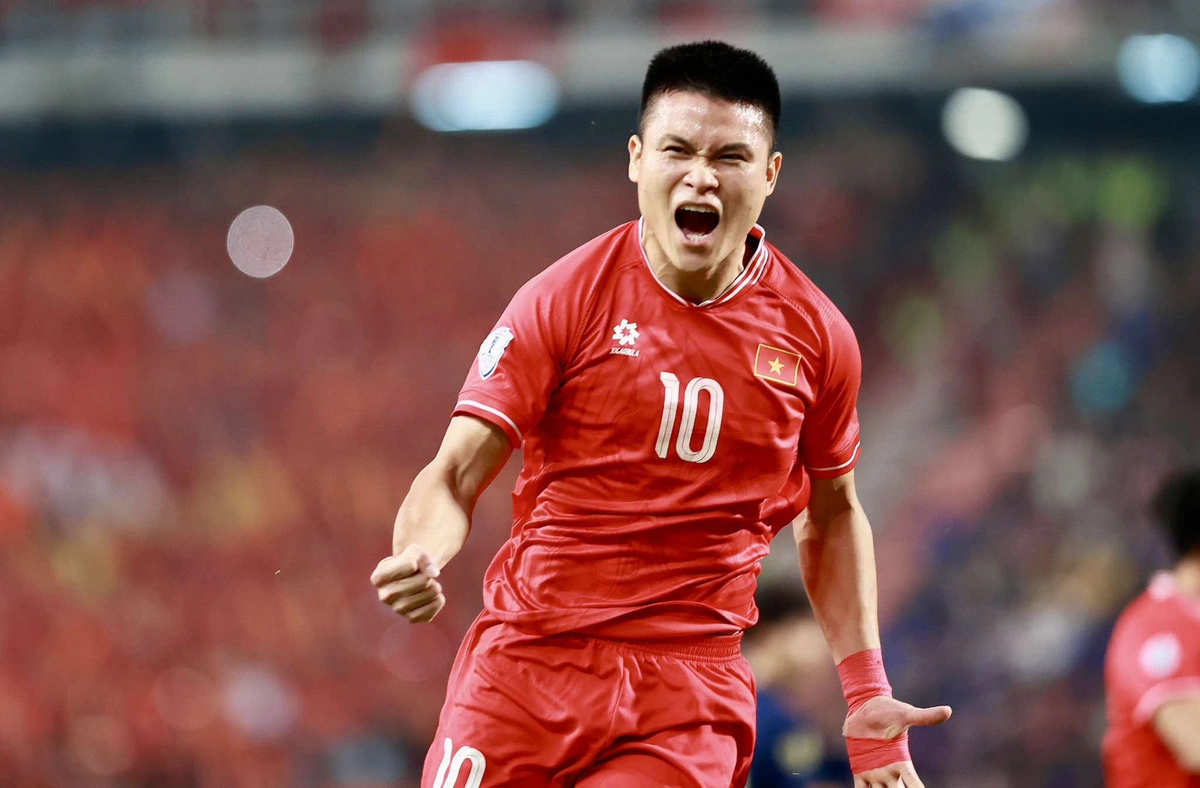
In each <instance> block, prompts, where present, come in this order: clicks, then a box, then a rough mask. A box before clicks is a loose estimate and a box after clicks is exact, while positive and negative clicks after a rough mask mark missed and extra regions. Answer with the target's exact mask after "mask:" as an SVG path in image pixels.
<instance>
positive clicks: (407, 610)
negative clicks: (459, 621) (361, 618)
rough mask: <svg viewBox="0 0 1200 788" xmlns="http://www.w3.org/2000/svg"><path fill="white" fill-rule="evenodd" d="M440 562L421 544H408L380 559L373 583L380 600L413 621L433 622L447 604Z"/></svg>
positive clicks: (372, 574)
mask: <svg viewBox="0 0 1200 788" xmlns="http://www.w3.org/2000/svg"><path fill="white" fill-rule="evenodd" d="M439 574H440V570H439V569H438V566H437V564H436V563H435V562H434V560H433V559H432V558H430V557H429V554H428V553H426V552H425V550H424V549H422V548H421V546H420V545H415V544H412V545H409V546H408V547H406V548H404V550H403V551H402V552H400V553H398V554H397V555H391V556H388V557H387V558H385V559H383V560H382V561H380V562H379V564H378V565H377V566H376V567H375V571H374V572H372V573H371V583H372V584H374V586H375V588H376V589H378V591H379V601H380V602H383V604H385V605H387V606H388V607H390V608H391V609H392V610H395V611H396V612H397V613H399V614H400V615H402V616H404V617H405V618H407V619H408V620H409V621H411V622H413V623H414V624H421V623H424V622H426V621H432V620H433V617H434V616H436V615H437V614H438V613H440V612H441V610H442V608H443V607H445V606H446V595H445V594H443V593H442V584H441V583H439V582H438V581H437V577H438V575H439Z"/></svg>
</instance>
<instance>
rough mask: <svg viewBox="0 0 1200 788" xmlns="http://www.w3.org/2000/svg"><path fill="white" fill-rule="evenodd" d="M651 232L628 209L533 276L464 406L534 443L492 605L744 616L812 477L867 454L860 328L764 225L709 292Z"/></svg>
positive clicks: (540, 615)
mask: <svg viewBox="0 0 1200 788" xmlns="http://www.w3.org/2000/svg"><path fill="white" fill-rule="evenodd" d="M640 233H641V223H640V222H630V223H628V224H626V225H622V226H621V227H618V228H616V229H614V230H612V231H610V232H608V233H606V234H605V235H602V236H600V237H599V238H596V239H594V240H593V241H591V242H589V243H587V244H585V245H584V246H582V247H580V248H579V249H577V250H575V251H574V252H572V253H571V254H569V255H567V256H566V257H564V258H563V259H561V260H559V261H558V262H557V263H555V264H554V265H552V266H551V267H550V268H548V269H546V270H545V271H543V272H542V273H541V274H540V275H538V276H537V277H535V278H534V279H532V280H530V281H529V282H528V283H527V284H526V285H525V286H524V287H522V288H521V289H520V290H519V291H518V292H517V294H516V296H515V297H514V298H513V299H512V302H511V303H510V305H509V306H508V308H507V309H506V310H505V311H504V314H503V315H502V316H501V317H500V320H499V321H498V322H497V323H496V327H495V330H494V331H493V333H492V335H490V336H489V337H488V339H487V340H486V341H485V342H484V344H483V346H482V347H481V349H480V355H479V358H478V360H477V362H476V363H475V364H472V367H471V371H470V373H469V375H468V377H467V380H466V383H465V384H464V386H463V388H462V391H461V393H460V395H459V399H458V403H457V405H456V407H455V410H454V413H455V414H456V415H462V414H470V415H472V416H476V417H479V418H483V419H486V420H487V421H489V422H491V423H492V424H495V425H496V426H497V427H499V428H500V429H502V430H504V431H505V432H506V433H507V434H508V436H509V438H510V439H511V440H512V442H513V444H514V445H520V446H522V447H523V449H524V465H523V469H522V471H521V475H520V477H519V479H518V481H517V484H516V488H515V490H514V493H513V510H514V524H513V529H512V535H511V538H510V539H509V540H508V542H507V543H506V544H505V545H504V546H503V548H502V549H501V550H500V552H499V553H498V554H497V556H496V558H495V560H494V561H493V562H492V564H491V566H490V567H489V569H488V571H487V574H486V576H485V579H484V604H485V607H486V608H487V609H488V610H490V611H491V612H492V613H493V614H495V615H496V616H497V617H498V618H500V619H501V620H504V621H508V622H510V623H513V624H515V625H518V626H521V627H523V628H525V629H526V630H528V631H532V632H538V633H542V634H554V633H561V632H575V633H593V634H598V635H601V636H604V637H614V638H621V639H642V638H645V639H659V638H664V637H693V636H697V635H719V634H731V633H735V632H738V631H740V630H742V629H745V628H746V627H748V626H750V625H752V624H753V623H754V621H755V620H756V617H757V612H756V610H755V608H754V590H755V587H756V583H757V575H758V571H759V562H760V561H761V559H762V558H763V557H764V556H765V555H766V554H767V552H768V549H769V543H770V541H771V539H772V537H773V536H774V535H775V533H777V532H778V531H779V529H781V528H782V527H783V526H785V525H787V524H788V523H789V522H790V521H791V520H792V519H793V518H794V517H795V516H796V515H797V514H798V513H799V512H800V511H801V510H803V508H804V507H805V506H806V504H807V501H808V496H809V489H810V488H809V477H810V476H823V477H824V476H828V477H832V476H838V475H841V474H844V473H846V472H848V471H849V470H851V469H852V468H853V467H854V465H855V463H856V461H857V459H858V452H859V427H858V415H857V411H856V403H857V397H858V389H859V379H860V374H861V360H860V357H859V351H858V344H857V341H856V340H855V337H854V334H853V332H852V331H851V329H850V326H849V324H848V323H847V321H846V320H845V318H844V317H843V316H842V315H841V313H840V312H838V310H837V309H836V308H835V307H834V306H833V304H832V303H831V302H830V301H829V299H828V298H826V297H825V296H824V295H823V294H822V293H821V292H820V291H819V290H818V289H817V288H816V286H815V285H813V283H812V282H811V281H810V280H809V279H808V278H807V277H806V276H805V275H804V274H802V273H801V272H800V271H799V269H797V268H796V267H795V266H794V265H793V264H791V263H790V262H789V261H788V260H787V259H786V258H784V257H783V255H782V254H780V253H779V251H778V250H776V249H774V248H773V247H771V246H770V245H769V244H768V243H766V241H765V239H764V238H763V231H762V229H761V228H759V227H757V226H756V227H755V228H754V232H753V233H752V236H751V238H750V239H749V241H750V242H751V243H752V244H753V247H752V248H753V249H754V252H753V255H752V256H751V257H750V259H749V260H748V262H747V264H746V265H745V267H744V269H743V271H742V272H741V274H740V275H739V277H738V278H737V280H736V281H735V282H734V283H733V284H731V285H730V286H729V287H728V288H727V289H726V291H725V292H724V293H723V294H722V295H720V296H719V297H717V298H715V299H713V300H712V301H709V302H707V303H705V304H700V305H693V304H690V303H688V302H686V301H684V300H683V299H681V298H680V297H679V296H677V295H676V294H675V293H673V292H672V291H670V290H668V289H667V288H666V287H665V286H664V285H662V284H661V283H660V282H659V281H658V279H657V277H656V276H655V275H654V273H653V272H652V270H651V268H650V266H649V263H648V262H647V260H646V257H645V255H644V252H643V251H642V246H641V242H640Z"/></svg>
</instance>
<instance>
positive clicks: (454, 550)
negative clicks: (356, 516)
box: [371, 416, 513, 623]
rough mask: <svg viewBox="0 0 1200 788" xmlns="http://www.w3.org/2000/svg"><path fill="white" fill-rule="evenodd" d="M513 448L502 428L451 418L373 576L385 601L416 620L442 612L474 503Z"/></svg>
mask: <svg viewBox="0 0 1200 788" xmlns="http://www.w3.org/2000/svg"><path fill="white" fill-rule="evenodd" d="M512 450H513V447H512V443H511V442H510V440H509V438H508V436H507V435H506V434H505V433H504V431H503V430H501V429H500V428H499V427H497V426H495V425H493V424H491V423H489V422H486V421H484V420H482V419H479V418H475V417H474V416H455V417H454V418H452V419H451V420H450V426H449V428H447V430H446V435H445V437H444V438H443V439H442V445H441V448H439V449H438V453H437V456H435V457H434V458H433V461H432V462H430V463H429V464H428V465H426V466H425V468H424V469H423V470H422V471H421V472H420V473H418V474H417V477H416V478H415V479H413V483H412V487H411V488H409V491H408V495H406V496H405V498H404V502H403V503H402V504H401V505H400V511H399V512H398V513H397V514H396V524H395V526H394V528H393V530H392V555H390V556H388V557H387V558H385V559H383V560H382V561H380V562H379V564H378V565H377V566H376V567H375V571H374V572H372V573H371V582H372V583H373V584H374V585H375V588H376V589H377V590H378V592H379V599H380V601H382V602H383V603H384V604H385V605H388V606H389V607H391V608H392V610H394V611H396V612H397V613H399V614H400V615H402V616H404V617H405V618H407V619H408V620H409V621H412V622H414V623H421V622H425V621H430V620H432V619H433V617H434V616H436V615H437V614H438V613H439V612H440V611H441V609H442V608H443V607H444V606H445V604H446V597H445V595H444V594H443V592H442V586H441V583H439V582H438V581H437V577H438V575H439V574H440V572H441V568H442V567H443V566H445V565H446V563H447V562H448V561H449V560H450V559H451V558H453V557H454V556H455V555H457V554H458V551H459V550H461V549H462V546H463V543H464V542H465V541H466V538H467V534H468V533H469V532H470V530H471V513H472V512H473V511H474V509H475V502H476V501H478V500H479V496H480V494H481V493H482V492H483V491H484V490H485V489H486V488H487V486H488V485H489V484H491V482H492V480H493V479H495V478H496V475H497V474H498V473H499V472H500V469H501V468H503V467H504V463H505V462H506V461H507V460H508V457H509V455H510V454H512Z"/></svg>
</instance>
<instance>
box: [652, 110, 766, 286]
mask: <svg viewBox="0 0 1200 788" xmlns="http://www.w3.org/2000/svg"><path fill="white" fill-rule="evenodd" d="M772 136H773V130H772V128H771V122H770V120H769V118H768V117H767V115H766V113H765V112H763V111H762V110H761V109H759V108H758V107H754V106H750V105H746V104H735V103H732V102H729V101H725V100H723V99H719V98H712V97H709V96H706V95H704V94H701V93H695V92H691V91H677V92H671V93H664V94H662V95H660V96H658V97H656V98H655V99H654V100H653V102H652V103H651V105H650V106H649V107H647V109H646V113H645V116H644V118H643V121H642V135H636V134H635V135H634V136H633V137H631V138H630V139H629V179H630V180H631V181H633V182H634V183H636V184H637V186H638V206H639V207H640V208H641V212H642V215H643V216H644V217H645V220H646V223H645V236H644V239H643V241H644V245H645V247H646V252H647V255H648V256H649V257H650V260H651V264H652V265H655V267H656V268H662V267H663V266H664V265H666V266H669V267H670V269H673V273H674V274H675V275H676V276H678V277H680V278H682V279H684V280H687V279H689V278H699V279H701V280H706V279H711V278H714V277H717V278H719V276H720V274H721V273H722V269H726V268H732V270H733V273H734V275H736V271H737V270H740V267H741V262H742V260H741V254H742V253H743V252H744V250H745V244H746V234H747V233H749V232H750V229H751V228H752V227H753V226H754V223H755V222H756V221H757V220H758V216H759V214H760V213H761V212H762V207H763V203H764V202H765V201H766V199H767V196H768V195H770V194H771V192H772V191H774V189H775V181H776V179H777V178H778V176H779V167H780V164H781V163H782V159H783V157H782V155H780V154H779V153H777V152H772V150H771V146H772ZM656 257H658V258H660V259H659V260H656V259H655V258H656ZM668 273H670V272H668ZM713 295H715V294H713Z"/></svg>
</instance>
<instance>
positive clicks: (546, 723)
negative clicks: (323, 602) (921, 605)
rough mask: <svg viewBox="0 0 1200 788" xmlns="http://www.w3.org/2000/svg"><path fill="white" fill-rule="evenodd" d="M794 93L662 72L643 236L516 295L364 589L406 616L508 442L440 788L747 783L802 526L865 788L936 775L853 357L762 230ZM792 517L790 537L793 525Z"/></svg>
mask: <svg viewBox="0 0 1200 788" xmlns="http://www.w3.org/2000/svg"><path fill="white" fill-rule="evenodd" d="M779 109H780V95H779V86H778V82H777V81H776V78H775V74H774V72H773V71H772V70H771V68H770V67H769V66H768V65H767V64H766V63H764V62H763V61H762V60H761V59H760V58H759V57H758V56H756V55H754V54H753V53H751V52H747V51H744V50H739V49H735V48H733V47H730V46H728V45H725V44H720V43H716V42H705V43H701V44H690V45H684V46H680V47H674V48H670V49H667V50H664V51H662V52H660V53H659V54H658V55H657V56H655V58H654V59H653V61H652V62H651V64H650V67H649V69H648V71H647V74H646V79H645V83H644V86H643V93H642V105H641V113H640V120H639V127H638V129H639V130H638V133H637V134H634V135H633V136H632V137H631V138H630V140H629V144H628V149H629V178H630V180H632V181H633V182H634V183H636V184H637V194H638V205H639V208H640V209H641V213H642V218H641V219H640V220H639V221H634V222H629V223H628V224H625V225H622V226H620V227H617V228H616V229H614V230H612V231H610V232H608V233H605V234H604V235H602V236H600V237H598V238H596V239H594V240H592V241H590V242H588V243H587V244H585V245H583V246H582V247H580V248H579V249H577V250H575V251H574V252H572V253H570V254H568V255H567V256H566V257H564V258H563V259H561V260H559V261H558V262H557V263H555V264H554V265H552V266H551V267H550V268H548V269H547V270H545V271H544V272H543V273H541V274H540V275H538V276H537V277H535V278H534V279H532V280H531V281H530V282H528V283H527V284H526V285H525V286H524V287H522V288H521V289H520V291H518V293H517V294H516V296H515V297H514V298H513V300H512V302H511V303H510V305H509V307H508V308H507V309H506V310H505V312H504V314H503V315H502V316H501V317H500V320H499V322H498V323H497V324H496V326H495V329H494V330H493V331H492V333H491V334H490V335H489V336H488V337H487V339H486V340H485V341H484V343H483V345H482V347H481V348H480V351H479V356H478V359H477V363H476V364H475V365H473V366H472V369H471V371H470V373H469V375H468V377H467V381H466V383H465V385H464V386H463V388H462V391H461V393H460V395H459V400H458V403H457V405H456V406H455V409H454V414H453V418H452V419H451V422H450V426H449V428H448V430H447V432H446V436H445V438H444V440H443V443H442V446H441V448H440V449H439V451H438V454H437V456H436V457H435V458H434V460H433V461H432V462H431V463H430V464H429V465H428V466H427V467H426V468H425V469H424V470H423V471H422V472H421V473H420V474H418V476H417V478H416V479H415V480H414V481H413V485H412V488H411V489H410V491H409V493H408V495H407V497H406V498H405V500H404V503H403V504H402V505H401V507H400V512H399V514H398V515H397V517H396V524H395V530H394V535H393V555H392V556H390V557H388V558H385V559H384V560H382V561H381V562H380V563H379V565H378V567H377V568H376V570H375V572H374V573H373V574H372V582H373V583H374V584H375V585H376V587H377V588H378V591H379V596H380V599H382V600H383V601H384V602H385V603H386V604H388V605H390V606H391V607H392V608H393V609H394V610H396V611H397V612H398V613H401V614H402V615H404V616H406V617H407V618H408V619H409V620H411V621H414V622H421V621H428V620H430V619H431V618H433V616H435V615H436V614H437V613H438V611H439V610H441V608H442V606H443V605H444V604H445V597H444V596H443V594H442V589H441V586H440V584H439V583H438V582H437V577H438V574H439V571H440V568H441V567H442V566H444V565H445V564H446V562H447V561H449V560H450V559H451V558H453V557H454V555H455V554H456V553H457V552H458V551H459V549H460V548H461V547H462V545H463V542H464V540H465V539H466V537H467V533H468V530H469V527H470V516H471V512H472V509H473V507H474V505H475V502H476V500H477V499H478V496H479V494H480V493H481V492H482V491H483V489H484V488H485V487H486V486H487V485H488V484H489V483H490V482H491V481H492V479H494V478H495V476H496V474H497V473H499V471H500V469H501V467H502V466H503V465H504V463H505V461H506V460H507V459H508V457H509V455H510V453H511V452H512V450H513V448H514V447H517V446H522V447H523V450H524V465H523V469H522V472H521V476H520V478H519V479H518V481H517V485H516V489H515V491H514V500H513V508H514V518H515V522H514V525H513V530H512V535H511V537H510V539H509V541H508V542H507V543H506V544H505V545H504V547H503V548H501V550H500V552H499V554H498V555H497V556H496V558H495V560H494V561H493V562H492V565H491V566H490V567H489V569H488V571H487V574H486V577H485V579H484V606H485V609H484V612H483V613H481V614H480V616H479V617H478V618H477V619H476V621H475V623H474V624H473V625H472V627H471V629H470V630H469V632H468V633H467V635H466V638H465V639H464V641H463V644H462V647H461V648H460V650H459V653H458V656H457V658H456V660H455V663H454V667H453V669H452V672H451V676H450V681H449V686H448V689H447V696H446V703H445V706H444V707H443V709H442V713H441V717H440V720H439V727H438V733H437V736H436V738H435V741H434V743H433V746H432V747H431V749H430V751H429V754H428V756H427V758H426V762H425V771H424V775H423V777H422V785H423V786H424V788H449V787H450V786H461V785H465V786H468V787H471V788H473V787H477V786H521V788H537V787H538V786H551V785H554V786H559V785H572V786H579V788H600V786H618V785H619V786H624V787H626V788H637V787H638V786H646V787H647V788H650V787H651V786H653V787H654V788H663V786H693V785H695V786H712V787H713V788H717V787H718V786H719V787H720V788H726V786H731V785H732V786H741V785H744V784H745V782H746V779H747V776H748V773H749V768H750V761H751V755H752V751H753V746H754V723H755V720H754V717H755V698H754V681H753V677H752V675H751V672H750V668H749V666H748V665H747V663H746V661H745V659H743V657H742V656H741V653H740V645H741V644H740V640H741V632H742V630H744V629H745V628H747V627H749V626H751V625H752V624H753V623H754V620H755V608H754V591H755V587H756V584H757V576H758V572H759V565H760V561H761V560H762V558H763V557H764V556H765V555H766V554H767V553H768V550H769V544H770V542H771V539H772V537H773V536H774V535H775V534H776V533H778V531H779V530H780V529H782V528H783V527H784V526H785V525H787V524H788V523H790V522H792V521H793V520H797V525H796V534H797V544H798V546H799V550H800V561H801V567H802V571H803V575H804V579H805V583H806V586H807V588H808V591H809V595H810V597H811V599H812V600H813V608H814V611H815V613H816V616H817V619H818V621H819V622H820V624H821V628H822V629H823V631H824V633H825V635H826V638H827V639H828V642H829V646H830V649H831V651H832V653H833V657H834V660H835V661H836V662H837V663H838V671H839V674H840V676H841V679H842V683H843V691H844V694H845V696H846V699H847V701H848V703H849V712H848V716H847V718H846V721H845V727H844V733H845V734H846V736H847V743H848V747H849V749H850V755H851V762H852V764H853V765H854V770H855V774H856V776H855V784H856V785H858V786H864V787H874V786H886V787H887V788H896V787H897V786H899V785H901V784H902V783H901V780H903V784H904V785H906V786H907V788H920V786H921V782H920V780H919V778H918V777H917V775H916V772H915V771H914V769H913V765H912V763H911V760H910V758H909V755H908V746H907V731H908V728H909V727H910V726H912V725H928V724H936V723H939V722H942V721H944V720H945V719H947V718H948V717H949V715H950V710H949V709H948V708H946V707H939V708H935V709H918V708H914V707H913V706H910V705H908V704H906V703H902V702H900V701H897V700H895V699H893V698H892V693H891V687H890V686H889V684H888V681H887V677H886V675H885V673H884V669H883V661H882V657H881V654H880V650H879V625H878V622H877V615H876V585H875V583H876V575H875V561H874V553H873V548H872V537H871V529H870V524H869V523H868V522H867V518H866V516H865V514H864V513H863V510H862V507H861V506H860V505H859V502H858V499H857V496H856V495H855V487H854V467H855V464H856V463H857V461H858V458H859V440H858V437H859V435H858V433H859V428H858V417H857V411H856V403H857V398H858V388H859V377H860V358H859V351H858V345H857V342H856V340H855V337H854V334H853V332H852V331H851V329H850V326H849V325H848V324H847V322H846V320H845V318H844V317H842V315H841V314H840V313H839V312H838V310H837V309H836V307H834V306H833V304H832V303H831V302H830V301H829V299H828V298H826V297H825V296H824V295H823V294H822V293H821V292H820V291H818V290H817V288H816V287H815V286H814V285H813V284H812V282H811V281H810V280H809V279H808V278H807V277H806V276H804V274H802V273H801V272H800V271H799V270H798V269H797V268H796V267H795V266H794V265H793V264H792V263H791V262H790V261H789V260H788V259H787V258H786V257H784V256H783V255H782V254H781V253H780V252H779V251H778V250H777V249H775V248H774V247H772V246H771V245H770V244H768V243H767V242H766V240H765V237H764V235H765V233H764V230H763V228H762V227H760V226H758V225H757V224H756V221H757V219H758V216H759V214H760V212H761V211H762V207H763V203H764V201H765V200H766V198H767V196H768V195H770V194H771V192H772V191H773V190H774V188H775V183H776V179H777V178H778V176H779V171H780V165H781V162H782V156H781V155H780V154H779V153H778V152H776V151H775V137H776V132H777V130H778V124H779ZM797 518H798V519H797Z"/></svg>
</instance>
